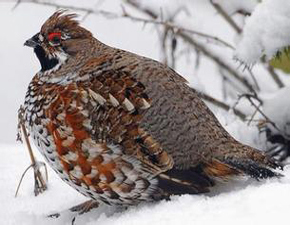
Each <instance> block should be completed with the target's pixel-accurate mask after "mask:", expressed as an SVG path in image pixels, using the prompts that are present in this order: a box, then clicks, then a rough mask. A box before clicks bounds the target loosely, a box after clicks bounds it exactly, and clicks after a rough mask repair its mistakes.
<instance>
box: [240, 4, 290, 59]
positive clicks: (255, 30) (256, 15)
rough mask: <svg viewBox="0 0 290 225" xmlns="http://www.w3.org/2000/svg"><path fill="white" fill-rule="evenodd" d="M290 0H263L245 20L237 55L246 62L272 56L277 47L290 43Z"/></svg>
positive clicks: (280, 47)
mask: <svg viewBox="0 0 290 225" xmlns="http://www.w3.org/2000/svg"><path fill="white" fill-rule="evenodd" d="M289 14H290V1H286V0H264V1H262V2H261V3H259V4H258V5H257V7H256V8H255V10H254V11H253V13H252V15H251V16H250V17H248V18H247V19H246V24H245V27H244V29H243V34H242V37H241V40H240V41H239V43H238V45H237V49H236V57H237V58H238V59H240V60H241V61H243V62H245V63H246V64H253V63H255V62H257V61H258V60H259V59H260V57H262V56H263V55H265V56H266V57H267V59H270V58H272V57H273V55H275V54H276V53H277V51H278V50H281V49H282V48H284V47H286V46H288V45H290V34H289V32H287V31H289V30H290V20H289Z"/></svg>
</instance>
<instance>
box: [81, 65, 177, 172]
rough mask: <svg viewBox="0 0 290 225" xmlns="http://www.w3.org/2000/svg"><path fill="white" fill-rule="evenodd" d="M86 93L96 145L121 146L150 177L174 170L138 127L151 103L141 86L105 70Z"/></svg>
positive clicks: (121, 73)
mask: <svg viewBox="0 0 290 225" xmlns="http://www.w3.org/2000/svg"><path fill="white" fill-rule="evenodd" d="M97 63H99V62H97ZM95 66H96V65H94V66H93V68H95ZM91 68H92V66H91ZM87 72H88V71H86V73H87ZM81 73H82V72H81ZM87 90H88V94H89V99H90V105H91V111H92V118H91V121H92V127H93V129H92V130H93V131H94V134H93V135H94V138H95V139H96V140H97V141H99V142H106V143H110V144H115V145H119V146H121V148H122V151H123V153H124V154H126V155H128V156H131V157H134V158H136V159H138V160H139V161H141V162H142V163H143V165H144V167H147V169H149V170H151V172H152V173H153V174H159V173H161V172H164V171H167V170H169V169H171V168H172V167H173V160H172V157H171V156H170V155H169V154H168V153H167V152H166V151H165V150H164V149H163V148H162V146H161V145H160V144H159V143H158V141H156V140H155V138H154V137H153V136H152V135H151V134H150V133H149V132H147V131H146V130H145V129H143V128H142V127H141V126H140V123H141V121H142V118H143V115H144V112H146V111H147V110H148V109H149V108H150V107H151V102H152V100H151V99H150V98H149V97H148V94H147V92H146V87H145V86H144V85H143V84H142V83H141V82H139V81H138V80H136V79H135V78H134V77H133V76H132V75H131V74H130V73H127V72H126V71H122V70H112V69H107V70H103V71H102V72H101V73H99V74H98V75H97V76H92V77H91V79H90V81H89V84H88V87H87Z"/></svg>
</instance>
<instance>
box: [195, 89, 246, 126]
mask: <svg viewBox="0 0 290 225" xmlns="http://www.w3.org/2000/svg"><path fill="white" fill-rule="evenodd" d="M198 95H199V97H201V98H202V99H204V100H205V101H208V102H210V103H212V104H214V105H215V106H217V107H219V108H221V109H224V110H225V111H230V110H231V109H232V110H233V112H234V114H235V115H237V116H238V117H239V118H240V119H241V120H245V119H246V117H247V116H246V115H245V114H244V113H243V112H241V111H240V110H238V109H235V108H232V107H230V106H229V105H227V104H226V103H224V102H222V101H220V100H218V99H216V98H213V97H212V96H209V95H208V94H206V93H203V92H199V93H198Z"/></svg>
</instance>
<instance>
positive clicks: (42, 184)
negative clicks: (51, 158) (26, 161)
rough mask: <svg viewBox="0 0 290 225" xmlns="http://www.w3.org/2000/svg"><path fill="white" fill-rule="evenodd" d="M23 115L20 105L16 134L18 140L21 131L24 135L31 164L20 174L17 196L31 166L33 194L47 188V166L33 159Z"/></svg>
mask: <svg viewBox="0 0 290 225" xmlns="http://www.w3.org/2000/svg"><path fill="white" fill-rule="evenodd" d="M23 117H24V109H23V107H22V106H20V109H19V111H18V120H19V122H18V129H19V132H18V134H17V139H19V140H20V141H21V140H22V138H21V133H22V134H23V136H24V140H25V143H26V146H27V149H28V152H29V156H30V160H31V165H30V166H29V167H28V168H27V169H26V170H25V171H24V173H23V174H22V176H21V179H20V182H19V184H18V187H17V190H16V194H15V197H16V196H17V193H18V190H19V187H20V185H21V182H22V180H23V177H24V175H25V174H26V172H27V170H28V169H30V168H33V170H34V194H35V196H37V195H38V194H39V193H41V192H43V191H45V190H46V189H47V185H46V181H47V180H48V174H47V168H46V165H45V163H42V162H37V161H36V160H35V157H34V154H33V151H32V148H31V145H30V141H29V138H28V133H27V131H26V128H25V125H24V119H23ZM41 165H44V167H45V174H46V181H45V180H44V179H43V176H42V174H41V172H40V166H41Z"/></svg>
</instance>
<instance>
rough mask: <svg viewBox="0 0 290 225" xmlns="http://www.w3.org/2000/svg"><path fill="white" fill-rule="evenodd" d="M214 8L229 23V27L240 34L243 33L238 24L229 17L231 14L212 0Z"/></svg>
mask: <svg viewBox="0 0 290 225" xmlns="http://www.w3.org/2000/svg"><path fill="white" fill-rule="evenodd" d="M210 2H211V4H212V5H213V7H214V8H215V9H216V10H217V11H218V12H219V13H220V14H221V16H222V17H223V18H224V19H225V20H226V21H227V22H228V23H229V25H230V26H231V27H232V28H233V29H234V30H235V31H236V32H237V33H238V34H240V33H242V29H241V28H240V27H239V26H238V25H237V24H236V22H235V21H234V20H233V19H232V18H231V17H230V16H229V14H228V13H227V12H226V11H225V10H224V9H223V8H222V7H221V6H220V5H219V4H218V3H215V2H213V0H210Z"/></svg>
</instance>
